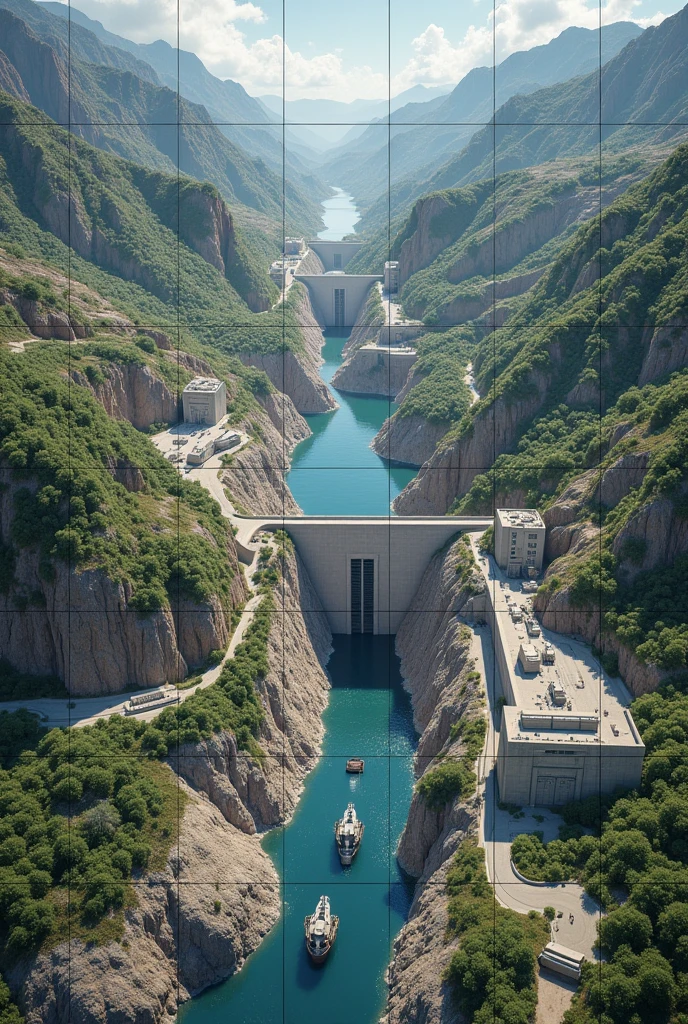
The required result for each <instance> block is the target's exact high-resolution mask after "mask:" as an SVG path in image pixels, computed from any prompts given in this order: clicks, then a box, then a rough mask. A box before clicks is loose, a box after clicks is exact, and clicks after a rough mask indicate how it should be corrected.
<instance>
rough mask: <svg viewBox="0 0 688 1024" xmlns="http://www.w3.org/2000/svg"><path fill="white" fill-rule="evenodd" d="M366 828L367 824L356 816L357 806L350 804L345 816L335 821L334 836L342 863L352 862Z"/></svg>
mask: <svg viewBox="0 0 688 1024" xmlns="http://www.w3.org/2000/svg"><path fill="white" fill-rule="evenodd" d="M364 829H365V825H364V824H363V822H362V821H359V820H358V818H357V817H356V808H355V807H354V805H353V804H349V805H348V806H347V808H346V810H345V811H344V817H343V818H340V820H339V821H335V823H334V838H335V841H336V843H337V852H338V853H339V859H340V861H341V862H342V864H351V862H352V860H353V859H354V857H355V856H356V854H357V853H358V848H359V846H360V845H361V839H363V830H364Z"/></svg>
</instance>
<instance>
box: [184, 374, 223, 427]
mask: <svg viewBox="0 0 688 1024" xmlns="http://www.w3.org/2000/svg"><path fill="white" fill-rule="evenodd" d="M182 406H183V410H184V422H185V423H207V424H210V425H211V426H213V425H214V424H215V423H219V421H220V420H221V419H222V417H223V416H224V415H225V413H226V412H227V388H226V386H225V382H224V381H223V380H216V379H215V378H214V377H194V379H193V380H191V381H189V383H188V384H187V385H186V387H185V388H184V390H183V392H182Z"/></svg>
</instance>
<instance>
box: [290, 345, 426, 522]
mask: <svg viewBox="0 0 688 1024" xmlns="http://www.w3.org/2000/svg"><path fill="white" fill-rule="evenodd" d="M349 334H350V331H349V330H345V331H342V330H341V329H340V330H337V329H336V328H331V329H329V330H327V331H325V344H324V346H323V348H322V356H323V359H324V360H325V362H324V364H323V365H322V366H321V367H320V376H321V377H322V379H323V380H324V381H325V383H326V384H328V385H329V383H330V381H331V380H332V378H333V377H334V375H335V373H336V371H337V369H338V367H339V366H340V365H341V363H342V349H343V348H344V345H345V344H346V342H347V340H348V338H349ZM332 394H333V395H334V397H335V399H336V400H337V402H338V403H339V408H338V409H336V410H335V411H334V412H330V413H320V414H318V415H316V416H307V417H306V419H307V420H308V426H309V427H310V428H311V430H312V431H313V433H312V434H311V436H310V437H308V438H306V440H305V441H302V442H301V444H299V445H297V447H296V449H295V450H294V453H293V455H292V465H291V470H290V471H289V473H288V474H287V483H288V485H289V489H290V490H291V492H292V494H293V495H294V498H295V499H296V501H297V502H298V504H299V506H300V507H301V508H302V509H303V511H304V512H305V513H306V514H307V515H322V516H355V515H365V516H387V515H389V514H390V503H391V502H392V501H393V500H394V499H395V498H396V496H397V494H399V492H400V491H401V490H403V488H404V487H405V486H406V484H408V483H410V482H411V480H412V479H413V477H414V476H415V475H416V472H417V470H415V469H410V468H408V467H404V466H390V465H389V463H387V462H385V460H384V459H381V458H380V456H379V455H376V454H375V452H374V451H373V450H372V448H371V447H370V442H371V441H372V440H373V438H374V437H375V435H376V434H377V432H378V430H379V429H380V427H381V426H382V424H383V423H384V422H385V420H386V419H387V418H388V417H389V416H391V415H392V413H393V412H394V411H395V410H396V408H397V407H396V405H395V404H394V402H391V401H390V400H389V399H387V398H372V397H371V398H368V397H367V396H363V395H349V394H341V393H340V392H339V391H335V390H333V389H332Z"/></svg>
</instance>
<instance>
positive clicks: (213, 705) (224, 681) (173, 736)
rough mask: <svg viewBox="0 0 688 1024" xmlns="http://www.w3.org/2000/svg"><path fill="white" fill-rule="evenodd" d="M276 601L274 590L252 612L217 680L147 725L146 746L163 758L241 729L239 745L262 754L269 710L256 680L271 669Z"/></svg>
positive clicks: (255, 753) (238, 736)
mask: <svg viewBox="0 0 688 1024" xmlns="http://www.w3.org/2000/svg"><path fill="white" fill-rule="evenodd" d="M273 607H274V605H273V601H272V598H271V596H270V594H269V592H268V593H266V594H265V596H264V597H263V600H262V601H261V603H260V605H259V606H258V608H257V609H256V611H255V612H254V614H253V616H252V621H251V625H250V626H249V627H248V629H247V630H246V637H245V639H244V640H242V642H241V643H240V644H239V645H238V646H237V648H236V650H235V652H234V656H233V657H232V658H229V659H228V660H227V661H226V662H225V664H224V665H223V667H222V671H221V673H220V677H219V679H218V680H217V682H215V683H213V684H212V685H211V686H208V687H206V688H205V689H204V690H197V691H196V692H195V693H193V694H192V695H191V696H190V697H189V699H188V700H186V701H184V703H183V704H180V705H179V706H178V707H169V708H165V709H164V710H163V711H162V712H161V713H160V715H158V717H157V718H156V719H155V721H154V722H153V723H152V724H151V725H150V726H149V727H148V728H147V729H146V732H145V734H144V736H143V747H144V749H146V750H150V751H152V752H153V753H155V754H156V755H157V756H158V757H165V756H166V754H167V753H168V752H169V751H171V750H174V749H176V747H177V746H178V745H182V744H185V743H198V741H199V740H201V739H207V738H208V737H209V736H211V735H212V734H213V732H219V731H220V730H221V729H227V730H230V731H231V732H233V733H235V735H236V738H237V743H238V745H239V748H240V749H242V750H247V751H248V752H249V753H251V754H254V755H256V756H260V754H261V750H260V747H259V746H258V743H257V741H256V739H255V737H256V736H257V733H258V727H259V725H260V723H261V721H262V720H263V717H264V711H263V706H262V704H261V702H260V698H259V697H258V694H257V693H256V690H255V681H256V680H257V679H258V678H260V677H261V676H265V675H266V673H267V671H268V658H267V640H268V635H269V633H270V624H271V622H272V611H273Z"/></svg>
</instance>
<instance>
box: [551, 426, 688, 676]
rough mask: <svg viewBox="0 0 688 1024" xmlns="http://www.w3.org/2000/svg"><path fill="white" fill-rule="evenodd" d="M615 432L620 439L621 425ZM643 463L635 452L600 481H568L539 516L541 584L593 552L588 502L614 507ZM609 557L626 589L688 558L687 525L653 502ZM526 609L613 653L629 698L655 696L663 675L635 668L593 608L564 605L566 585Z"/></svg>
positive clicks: (593, 474) (592, 473)
mask: <svg viewBox="0 0 688 1024" xmlns="http://www.w3.org/2000/svg"><path fill="white" fill-rule="evenodd" d="M617 433H618V434H619V436H623V433H624V430H623V425H620V427H619V428H617ZM648 461H649V452H647V451H637V452H631V453H625V454H624V455H621V456H620V457H619V458H618V459H616V460H615V461H614V462H613V463H611V465H610V466H608V467H607V468H606V469H605V471H604V473H602V474H601V475H600V473H599V472H598V471H597V470H589V471H588V472H587V473H584V474H582V475H581V476H580V477H577V478H576V479H575V480H573V481H572V482H571V483H570V484H569V486H568V487H567V488H566V489H565V490H564V491H563V493H562V494H561V495H560V497H559V498H557V500H556V501H555V502H554V503H553V504H552V505H551V506H550V508H548V509H547V510H546V511H545V512H544V515H543V519H544V521H545V525H546V526H547V545H546V550H545V558H546V559H547V560H548V561H549V563H550V564H549V566H548V569H547V572H546V574H545V583H547V582H548V580H549V579H551V578H552V577H553V576H561V575H562V574H565V571H566V568H567V566H568V565H569V563H570V562H572V561H575V562H576V563H577V562H578V561H579V560H580V558H581V557H583V556H590V555H593V554H595V553H596V552H597V550H598V546H599V539H600V533H599V528H598V527H597V526H595V525H594V524H593V523H591V522H590V520H589V518H588V515H587V512H586V507H587V505H588V502H589V501H590V500H591V499H592V500H594V501H600V500H601V501H602V502H603V503H604V504H605V505H606V506H608V507H609V508H614V507H615V506H616V505H618V504H619V502H620V501H621V500H622V499H623V498H624V497H626V495H627V494H629V493H630V491H631V489H632V488H634V487H637V486H638V485H639V484H640V483H641V482H642V479H643V477H644V475H645V472H646V470H647V466H648ZM629 540H633V541H642V543H643V554H642V557H641V558H640V559H638V560H637V562H631V561H630V560H629V559H627V558H624V549H625V547H626V544H627V542H628V541H629ZM612 552H613V554H614V555H616V556H617V558H619V560H620V564H619V570H618V574H619V578H620V579H621V580H622V581H623V582H626V583H631V582H632V581H633V579H634V578H635V577H636V576H637V575H638V573H641V572H646V571H649V570H651V569H657V568H659V567H661V566H664V565H672V564H673V563H674V562H675V560H676V559H677V558H679V557H680V556H681V555H684V554H686V552H688V524H687V523H686V521H685V520H684V519H683V518H682V517H681V516H679V515H678V514H677V512H676V508H675V506H674V504H673V502H672V501H670V500H669V499H668V498H663V497H659V498H655V499H653V500H651V501H648V502H646V503H645V504H644V505H642V506H641V507H640V508H639V509H638V510H637V511H635V512H634V513H632V514H631V515H630V517H629V518H628V520H627V521H626V523H625V524H624V526H623V527H622V528H621V529H620V530H619V532H618V534H617V535H616V537H615V538H614V541H613V544H612ZM534 607H535V609H536V610H537V611H538V612H539V613H540V615H541V621H542V624H543V625H544V626H545V627H546V628H549V629H554V630H556V631H557V632H560V633H573V634H577V635H580V636H582V637H583V638H584V639H585V640H586V641H587V642H588V643H590V644H593V645H595V646H596V647H598V648H599V649H600V650H602V651H603V652H605V653H613V654H616V655H617V657H618V661H619V674H620V675H621V677H622V679H623V680H624V682H625V683H626V685H627V686H628V688H629V689H630V691H631V693H633V694H634V695H635V696H639V695H640V694H643V693H648V692H651V691H652V690H655V689H656V688H657V686H659V685H660V683H661V682H662V680H663V678H664V677H665V676H666V673H665V672H662V670H661V669H658V668H657V666H655V665H649V664H643V663H641V662H640V661H639V660H638V658H637V657H636V656H635V654H634V653H633V652H632V651H631V650H630V649H629V648H627V647H624V646H623V644H621V643H619V641H618V640H617V639H616V637H615V636H614V635H613V634H610V633H608V632H606V631H605V632H603V631H602V619H601V615H600V612H599V610H598V609H596V608H593V607H591V608H579V607H576V606H574V605H572V604H571V602H570V588H569V585H567V584H565V585H564V586H562V587H560V588H558V589H556V590H555V591H553V592H549V591H548V592H543V593H539V594H537V595H536V598H535V601H534Z"/></svg>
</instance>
